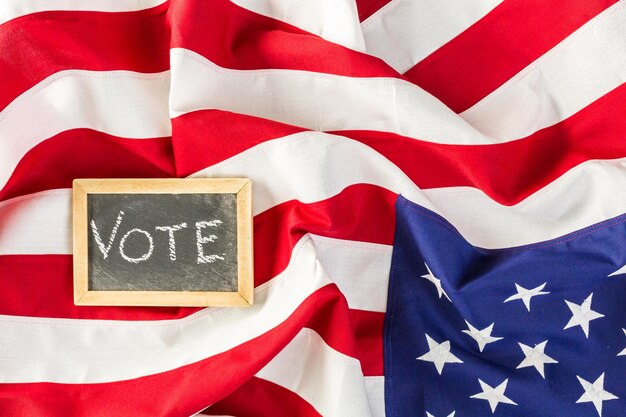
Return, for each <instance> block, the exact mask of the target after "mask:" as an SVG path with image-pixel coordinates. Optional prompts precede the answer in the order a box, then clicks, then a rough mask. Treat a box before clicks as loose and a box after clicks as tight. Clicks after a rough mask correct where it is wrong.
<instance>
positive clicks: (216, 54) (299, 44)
mask: <svg viewBox="0 0 626 417" xmlns="http://www.w3.org/2000/svg"><path fill="white" fill-rule="evenodd" d="M169 19H170V21H171V22H172V39H171V46H172V47H180V48H186V49H190V50H192V51H195V52H197V53H199V54H200V55H203V56H204V57H206V58H207V59H209V60H210V61H212V62H214V63H215V64H217V65H219V66H221V67H225V68H231V69H241V70H251V69H261V68H280V69H293V70H302V71H313V72H323V73H329V74H337V75H345V76H350V77H399V78H402V76H401V75H400V74H398V73H397V72H396V71H395V70H393V69H392V68H390V67H389V66H388V65H387V64H385V63H384V62H383V61H382V60H380V59H378V58H376V57H373V56H370V55H367V54H363V53H360V52H356V51H353V50H351V49H348V48H345V47H343V46H341V45H337V44H334V43H332V42H329V41H326V40H324V39H322V38H320V37H319V36H316V35H313V34H311V33H309V32H305V31H303V30H302V29H299V28H297V27H295V26H291V25H289V24H287V23H284V22H281V21H279V20H276V19H272V18H270V17H266V16H262V15H259V14H256V13H254V12H251V11H250V10H247V9H244V8H242V7H239V6H237V5H236V4H234V3H232V2H230V1H228V0H213V1H212V2H211V7H206V5H205V2H204V0H188V1H185V2H173V3H172V4H171V6H170V10H169Z"/></svg>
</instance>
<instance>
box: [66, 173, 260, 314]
mask: <svg viewBox="0 0 626 417" xmlns="http://www.w3.org/2000/svg"><path fill="white" fill-rule="evenodd" d="M72 185H73V193H72V197H73V198H72V199H73V202H72V204H73V208H72V212H73V249H74V252H73V253H74V303H75V304H76V305H111V306H189V307H192V306H196V307H203V306H215V307H228V306H232V307H248V306H250V305H252V303H253V290H254V278H253V254H252V182H251V181H250V180H249V179H247V178H185V179H76V180H74V181H73V184H72ZM98 193H106V194H196V193H201V194H222V193H229V194H230V193H232V194H236V200H237V265H238V280H237V284H238V291H237V292H209V291H206V292H204V291H94V290H90V289H89V281H88V271H89V270H88V227H87V225H88V219H87V196H88V194H98Z"/></svg>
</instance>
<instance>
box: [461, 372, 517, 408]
mask: <svg viewBox="0 0 626 417" xmlns="http://www.w3.org/2000/svg"><path fill="white" fill-rule="evenodd" d="M478 382H479V383H480V387H481V388H482V390H483V392H479V393H478V394H474V395H472V396H471V397H470V398H476V399H479V400H487V401H488V402H489V406H490V407H491V412H492V413H495V412H496V407H497V406H498V404H500V403H504V404H512V405H517V403H515V402H514V401H513V400H511V399H510V398H508V397H507V396H506V395H504V391H505V390H506V384H508V383H509V380H508V379H505V380H504V381H503V382H502V383H501V384H500V385H498V386H497V387H495V388H492V387H491V386H490V385H488V384H485V383H484V382H483V381H481V380H480V379H479V380H478Z"/></svg>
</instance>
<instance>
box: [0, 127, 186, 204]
mask: <svg viewBox="0 0 626 417" xmlns="http://www.w3.org/2000/svg"><path fill="white" fill-rule="evenodd" d="M173 176H175V168H174V158H173V152H172V144H171V140H170V138H154V139H126V138H120V137H116V136H111V135H107V134H106V133H102V132H98V131H95V130H90V129H73V130H67V131H65V132H62V133H59V134H58V135H55V136H53V137H52V138H50V139H47V140H45V141H43V142H41V143H39V144H38V145H36V146H35V147H33V148H32V149H31V150H30V151H29V152H27V153H26V155H24V157H23V158H22V159H21V160H20V162H19V163H18V165H17V167H16V168H15V170H14V171H13V174H12V175H11V177H10V178H9V180H8V181H7V183H6V185H5V186H4V187H3V188H2V189H1V190H0V201H1V200H6V199H8V198H12V197H16V196H19V195H24V194H30V193H33V192H37V191H42V190H48V189H52V188H70V187H71V186H72V180H73V179H74V178H116V177H118V178H125V177H128V178H138V177H140V178H141V177H146V178H151V177H157V178H160V177H173Z"/></svg>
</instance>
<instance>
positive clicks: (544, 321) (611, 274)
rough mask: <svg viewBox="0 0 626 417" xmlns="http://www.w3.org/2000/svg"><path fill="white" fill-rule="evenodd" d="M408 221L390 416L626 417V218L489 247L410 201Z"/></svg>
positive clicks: (392, 312)
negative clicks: (480, 245)
mask: <svg viewBox="0 0 626 417" xmlns="http://www.w3.org/2000/svg"><path fill="white" fill-rule="evenodd" d="M396 215H397V220H396V236H395V242H394V250H393V259H392V266H391V274H390V283H389V299H388V305H387V315H386V322H385V336H384V353H385V397H386V398H385V404H386V405H385V407H386V414H387V416H388V417H412V416H418V417H450V416H452V417H484V416H491V415H494V416H503V417H586V416H590V417H591V416H601V417H625V416H626V330H624V328H626V268H623V266H624V265H625V264H626V216H621V217H618V218H615V219H612V220H608V221H605V222H603V223H600V224H597V225H594V226H591V227H588V228H586V229H584V230H581V231H578V232H575V233H572V234H569V235H566V236H563V237H560V238H558V239H554V240H551V241H547V242H542V243H538V244H533V245H527V246H523V247H515V248H508V249H498V250H486V249H482V248H477V247H474V246H472V245H471V244H470V243H468V242H467V241H466V240H464V239H463V237H462V236H461V235H460V234H459V232H458V231H457V230H456V229H455V228H454V227H453V226H452V225H450V223H448V222H447V221H446V220H445V219H443V218H442V217H441V216H439V215H437V214H435V213H433V212H431V211H429V210H426V209H424V208H423V207H421V206H418V205H415V204H414V203H412V202H410V201H408V200H406V199H404V198H402V197H399V199H398V202H397V204H396Z"/></svg>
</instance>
